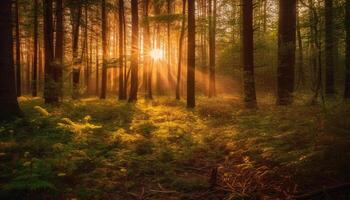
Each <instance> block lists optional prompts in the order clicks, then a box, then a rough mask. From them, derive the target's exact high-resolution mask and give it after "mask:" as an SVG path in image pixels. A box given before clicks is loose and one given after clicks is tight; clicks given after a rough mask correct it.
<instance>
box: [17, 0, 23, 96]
mask: <svg viewBox="0 0 350 200" xmlns="http://www.w3.org/2000/svg"><path fill="white" fill-rule="evenodd" d="M18 1H19V0H16V1H15V16H16V17H15V20H16V21H15V23H16V88H17V96H18V97H19V96H21V95H22V78H21V38H20V37H21V36H20V33H19V5H18Z"/></svg>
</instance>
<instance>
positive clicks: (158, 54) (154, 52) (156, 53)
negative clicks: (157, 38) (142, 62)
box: [150, 49, 164, 60]
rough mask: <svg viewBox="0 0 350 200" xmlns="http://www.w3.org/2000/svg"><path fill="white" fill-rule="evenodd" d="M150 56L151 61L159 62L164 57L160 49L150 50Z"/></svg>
mask: <svg viewBox="0 0 350 200" xmlns="http://www.w3.org/2000/svg"><path fill="white" fill-rule="evenodd" d="M150 56H151V57H152V59H153V60H161V59H163V57H164V52H163V51H162V50H161V49H152V50H151V52H150Z"/></svg>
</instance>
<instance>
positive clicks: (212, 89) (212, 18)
mask: <svg viewBox="0 0 350 200" xmlns="http://www.w3.org/2000/svg"><path fill="white" fill-rule="evenodd" d="M215 40H216V0H209V98H211V97H215V96H216V84H215V48H216V41H215Z"/></svg>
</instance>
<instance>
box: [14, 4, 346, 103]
mask: <svg viewBox="0 0 350 200" xmlns="http://www.w3.org/2000/svg"><path fill="white" fill-rule="evenodd" d="M186 2H187V1H186ZM186 2H185V3H184V2H183V1H180V0H169V1H162V0H142V1H138V3H139V5H142V9H137V10H136V9H135V7H132V5H131V2H129V1H127V2H125V1H123V0H118V1H112V0H99V1H90V0H79V1H72V0H67V1H62V0H51V1H50V0H48V1H47V0H36V1H29V0H16V1H15V2H14V5H13V6H14V12H13V13H12V14H13V17H14V22H15V23H14V25H15V26H14V34H13V37H14V38H15V43H14V45H15V46H14V47H15V48H14V51H13V53H14V55H15V56H14V60H15V61H16V62H15V64H16V71H17V73H16V85H17V89H16V90H17V93H18V94H23V95H28V94H30V95H32V96H37V95H39V96H41V95H42V94H44V95H43V96H44V97H45V99H46V100H47V102H56V103H57V102H58V101H59V99H60V98H61V97H64V98H69V96H71V97H72V98H73V99H77V98H80V97H89V96H93V93H92V92H91V90H92V88H95V94H94V95H97V96H99V97H101V98H102V99H104V98H107V96H108V95H109V94H114V95H117V94H118V99H120V100H125V99H134V100H135V99H137V95H136V93H137V94H141V95H143V96H144V97H145V98H148V99H152V98H153V97H154V95H159V96H164V95H167V96H173V95H172V94H175V95H174V97H175V98H176V99H180V97H181V96H183V94H186V92H187V94H188V95H187V97H186V98H187V99H188V103H189V106H190V107H193V106H194V105H195V96H196V95H197V96H201V95H208V96H209V97H215V96H216V95H217V94H218V95H219V96H220V95H225V96H231V95H239V94H243V95H242V101H243V102H245V103H246V104H247V106H248V104H249V105H250V106H248V107H255V106H254V105H256V99H259V98H257V97H259V96H260V95H266V94H274V95H275V94H277V95H276V98H277V102H278V104H280V105H288V104H290V103H292V99H293V98H292V97H293V96H298V95H299V96H301V94H303V95H308V96H309V98H310V99H311V101H312V102H313V103H317V101H319V100H322V99H323V96H324V94H334V93H335V91H336V90H341V89H343V87H344V85H345V86H347V84H344V82H345V83H347V82H346V80H345V79H344V76H343V74H346V73H345V71H344V70H345V64H344V62H342V60H343V59H345V60H346V59H347V57H346V56H345V52H346V51H345V42H342V41H346V39H345V36H346V34H345V32H346V30H347V29H348V27H349V25H348V24H344V21H345V22H346V20H345V17H346V16H345V15H344V14H343V13H344V12H342V11H344V10H345V8H346V7H345V4H343V3H344V2H343V1H342V0H307V1H306V0H305V1H299V4H298V9H296V5H295V3H294V1H288V2H284V1H283V2H282V1H281V2H279V1H275V0H256V1H253V2H252V3H253V5H255V6H250V2H249V1H244V2H241V1H240V0H232V1H225V0H198V1H195V2H191V3H194V5H192V7H189V8H186V5H185V4H186ZM133 3H134V5H135V2H133ZM41 5H44V6H41ZM132 8H134V9H132ZM17 11H18V12H17ZM132 11H133V12H132ZM193 11H196V12H195V15H193V13H194V12H193ZM218 13H219V14H218ZM136 15H137V16H139V15H140V16H142V20H140V23H138V25H136V23H135V17H136ZM132 19H134V20H132ZM187 21H188V22H191V24H187V23H186V22H187ZM46 22H47V23H46ZM133 22H134V24H133ZM128 27H132V28H131V29H130V30H129V28H128ZM136 28H137V29H138V33H137V34H136V33H135V31H136ZM240 29H242V32H240V31H239V30H240ZM193 30H196V31H195V33H194V32H193ZM187 31H189V32H187ZM194 34H195V35H194ZM334 35H337V37H334ZM136 36H137V37H138V39H137V41H136V40H135V39H133V38H135V37H136ZM239 38H241V39H239ZM136 42H137V44H136ZM186 44H187V45H186ZM296 44H297V46H298V48H297V49H296ZM135 45H136V46H135ZM277 46H278V48H276V47H277ZM195 47H197V48H195ZM296 51H297V57H296V60H295V59H294V57H295V54H296ZM136 54H137V55H138V56H136ZM43 58H45V59H43ZM253 58H254V59H253ZM186 61H187V62H186ZM136 63H138V64H136ZM44 65H45V69H44V67H43V66H44ZM136 66H138V67H136ZM242 66H243V67H242ZM138 69H139V70H138ZM44 77H45V84H44V85H45V90H43V89H42V86H43V83H42V80H43V79H44ZM276 80H277V81H276ZM294 80H295V81H294ZM174 86H175V87H174ZM139 88H143V90H139ZM346 88H347V87H345V91H347V90H346ZM153 89H155V90H153ZM174 90H175V91H174ZM135 91H137V92H135ZM345 93H346V94H347V92H345ZM195 94H196V95H195ZM256 96H257V97H256ZM49 99H51V100H49ZM52 99H53V100H52Z"/></svg>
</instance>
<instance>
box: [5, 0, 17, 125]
mask: <svg viewBox="0 0 350 200" xmlns="http://www.w3.org/2000/svg"><path fill="white" fill-rule="evenodd" d="M0 44H1V45H0V110H1V112H0V120H9V119H11V118H12V117H13V116H19V115H20V114H21V112H20V109H19V106H18V102H17V94H16V79H15V68H14V63H13V47H12V45H13V38H12V0H1V1H0Z"/></svg>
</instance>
